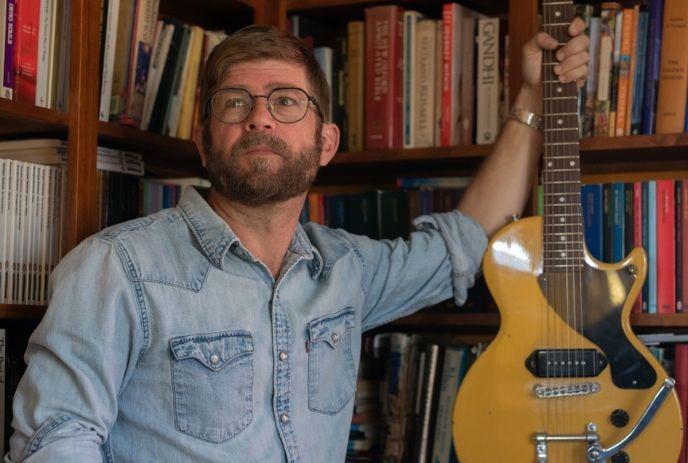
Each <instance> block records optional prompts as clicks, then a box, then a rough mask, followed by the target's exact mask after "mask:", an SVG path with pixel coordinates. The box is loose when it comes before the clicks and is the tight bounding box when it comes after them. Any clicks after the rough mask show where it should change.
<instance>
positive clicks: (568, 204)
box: [545, 203, 580, 208]
mask: <svg viewBox="0 0 688 463" xmlns="http://www.w3.org/2000/svg"><path fill="white" fill-rule="evenodd" d="M554 206H556V207H568V206H574V207H575V206H580V203H552V204H549V205H545V207H546V208H547V207H554Z"/></svg>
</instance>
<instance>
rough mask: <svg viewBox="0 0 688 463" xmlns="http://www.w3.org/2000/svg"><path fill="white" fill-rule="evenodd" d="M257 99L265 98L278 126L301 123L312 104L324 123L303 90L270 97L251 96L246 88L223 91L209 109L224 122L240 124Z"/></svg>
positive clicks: (212, 99) (275, 92)
mask: <svg viewBox="0 0 688 463" xmlns="http://www.w3.org/2000/svg"><path fill="white" fill-rule="evenodd" d="M256 98H265V100H266V102H267V107H268V111H270V114H271V115H272V117H274V118H275V120H277V121H279V122H283V123H286V124H291V123H294V122H298V121H300V120H301V119H303V118H304V117H306V113H307V112H308V107H309V106H310V105H311V104H312V105H313V106H314V107H315V110H316V113H317V114H318V116H320V118H321V119H323V115H322V112H321V111H320V107H319V106H318V103H317V101H316V100H315V98H313V97H312V96H310V95H309V94H308V93H306V92H305V91H304V90H302V89H300V88H275V89H273V90H271V91H270V93H268V94H267V95H251V94H250V93H249V92H248V91H246V90H244V89H243V88H221V89H218V90H216V91H215V92H214V93H213V95H212V96H211V97H210V108H211V111H212V113H213V115H214V116H215V117H216V118H218V119H219V120H221V121H222V122H225V123H227V124H238V123H240V122H243V121H245V120H246V118H247V117H248V116H249V114H251V111H252V110H253V107H254V106H255V104H256Z"/></svg>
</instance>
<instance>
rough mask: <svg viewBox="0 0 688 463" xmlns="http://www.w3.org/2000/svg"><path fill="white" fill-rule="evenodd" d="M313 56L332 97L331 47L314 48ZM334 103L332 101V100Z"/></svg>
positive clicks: (330, 119)
mask: <svg viewBox="0 0 688 463" xmlns="http://www.w3.org/2000/svg"><path fill="white" fill-rule="evenodd" d="M313 54H314V55H315V60H316V61H317V62H318V64H319V65H320V68H321V69H322V70H323V72H324V73H325V79H326V80H327V85H329V87H330V95H334V94H335V93H333V92H332V60H333V58H334V57H333V54H334V51H333V50H332V48H331V47H315V48H314V49H313ZM333 101H334V100H333ZM332 106H333V105H332V104H330V113H329V115H327V116H328V118H327V119H328V120H329V121H330V122H332Z"/></svg>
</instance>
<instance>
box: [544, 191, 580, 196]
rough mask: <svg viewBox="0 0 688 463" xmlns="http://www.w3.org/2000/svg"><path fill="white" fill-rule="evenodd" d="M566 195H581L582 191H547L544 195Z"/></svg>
mask: <svg viewBox="0 0 688 463" xmlns="http://www.w3.org/2000/svg"><path fill="white" fill-rule="evenodd" d="M564 195H576V196H580V191H572V192H564V193H545V194H544V196H564Z"/></svg>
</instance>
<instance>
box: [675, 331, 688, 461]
mask: <svg viewBox="0 0 688 463" xmlns="http://www.w3.org/2000/svg"><path fill="white" fill-rule="evenodd" d="M674 377H675V378H676V394H677V395H678V401H679V404H680V406H681V415H682V419H681V421H682V424H683V428H684V429H686V423H688V344H683V343H681V344H676V346H675V347H674ZM686 458H687V451H686V439H683V442H682V444H681V454H680V457H679V459H678V461H679V462H683V461H686Z"/></svg>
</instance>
